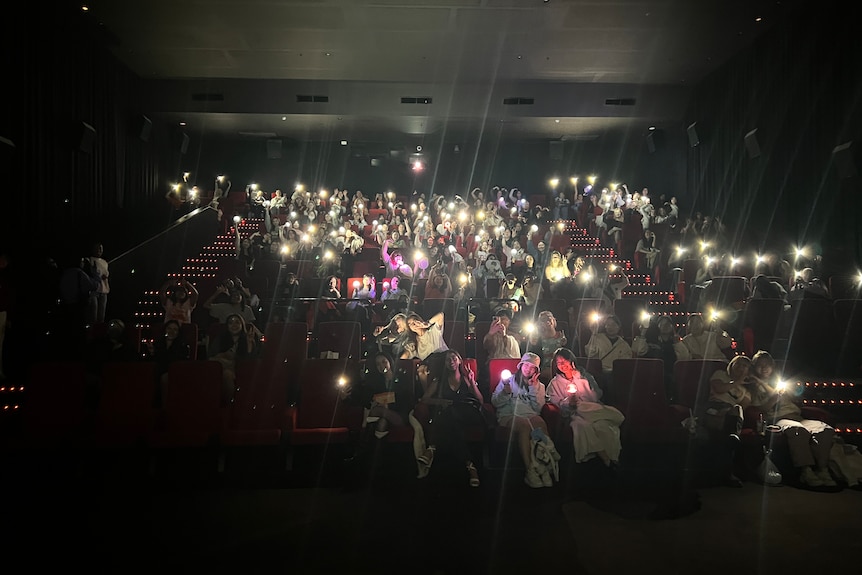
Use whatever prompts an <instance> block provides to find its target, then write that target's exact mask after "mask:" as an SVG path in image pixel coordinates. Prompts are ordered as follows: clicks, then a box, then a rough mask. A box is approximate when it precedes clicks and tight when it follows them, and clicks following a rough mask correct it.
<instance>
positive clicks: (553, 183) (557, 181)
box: [548, 178, 560, 188]
mask: <svg viewBox="0 0 862 575" xmlns="http://www.w3.org/2000/svg"><path fill="white" fill-rule="evenodd" d="M548 183H549V184H550V185H551V187H552V188H556V187H557V186H559V185H560V178H551V179H550V180H548Z"/></svg>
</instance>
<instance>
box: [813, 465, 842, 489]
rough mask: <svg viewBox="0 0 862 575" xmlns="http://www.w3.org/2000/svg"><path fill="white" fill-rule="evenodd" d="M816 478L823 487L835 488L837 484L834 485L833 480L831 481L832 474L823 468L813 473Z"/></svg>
mask: <svg viewBox="0 0 862 575" xmlns="http://www.w3.org/2000/svg"><path fill="white" fill-rule="evenodd" d="M814 474H815V475H816V476H817V479H819V480H820V482H821V483H822V484H823V486H824V487H836V486H837V485H838V484H837V483H835V480H834V479H832V474H831V473H829V469H827V468H826V467H824V468H823V469H818V470H817V471H815V472H814Z"/></svg>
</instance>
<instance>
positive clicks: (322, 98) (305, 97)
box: [296, 94, 329, 104]
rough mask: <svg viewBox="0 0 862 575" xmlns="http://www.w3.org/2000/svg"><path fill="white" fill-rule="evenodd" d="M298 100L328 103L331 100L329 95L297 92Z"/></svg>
mask: <svg viewBox="0 0 862 575" xmlns="http://www.w3.org/2000/svg"><path fill="white" fill-rule="evenodd" d="M296 101H297V102H313V103H324V104H325V103H326V102H329V96H309V95H306V94H297V95H296Z"/></svg>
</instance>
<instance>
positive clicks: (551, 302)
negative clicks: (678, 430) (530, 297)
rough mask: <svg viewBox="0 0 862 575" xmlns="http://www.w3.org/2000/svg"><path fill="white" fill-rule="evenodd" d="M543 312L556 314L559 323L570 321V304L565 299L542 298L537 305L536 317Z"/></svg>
mask: <svg viewBox="0 0 862 575" xmlns="http://www.w3.org/2000/svg"><path fill="white" fill-rule="evenodd" d="M543 311H549V312H551V313H552V314H554V318H556V320H557V323H559V322H561V321H564V322H566V323H568V321H569V304H568V303H566V300H564V299H550V298H549V299H544V298H540V299H539V301H538V302H537V303H536V315H537V316H538V315H539V313H541V312H543Z"/></svg>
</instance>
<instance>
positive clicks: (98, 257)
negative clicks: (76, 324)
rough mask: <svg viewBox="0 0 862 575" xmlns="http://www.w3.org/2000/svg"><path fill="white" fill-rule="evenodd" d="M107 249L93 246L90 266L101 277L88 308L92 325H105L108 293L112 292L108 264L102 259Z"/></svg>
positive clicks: (101, 246)
mask: <svg viewBox="0 0 862 575" xmlns="http://www.w3.org/2000/svg"><path fill="white" fill-rule="evenodd" d="M104 252H105V248H104V246H103V245H102V244H101V243H98V242H97V243H95V244H93V249H92V251H91V252H90V265H91V266H93V270H94V271H95V274H96V275H97V276H98V277H99V286H98V287H97V288H96V289H95V290H93V291H92V292H90V303H89V307H88V320H89V322H90V323H91V324H94V323H104V321H105V310H106V309H107V306H108V293H109V292H110V291H111V286H110V283H109V282H108V277H109V276H110V275H111V274H110V272H109V271H108V262H107V261H106V260H105V259H104V258H103V257H102V254H103V253H104Z"/></svg>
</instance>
